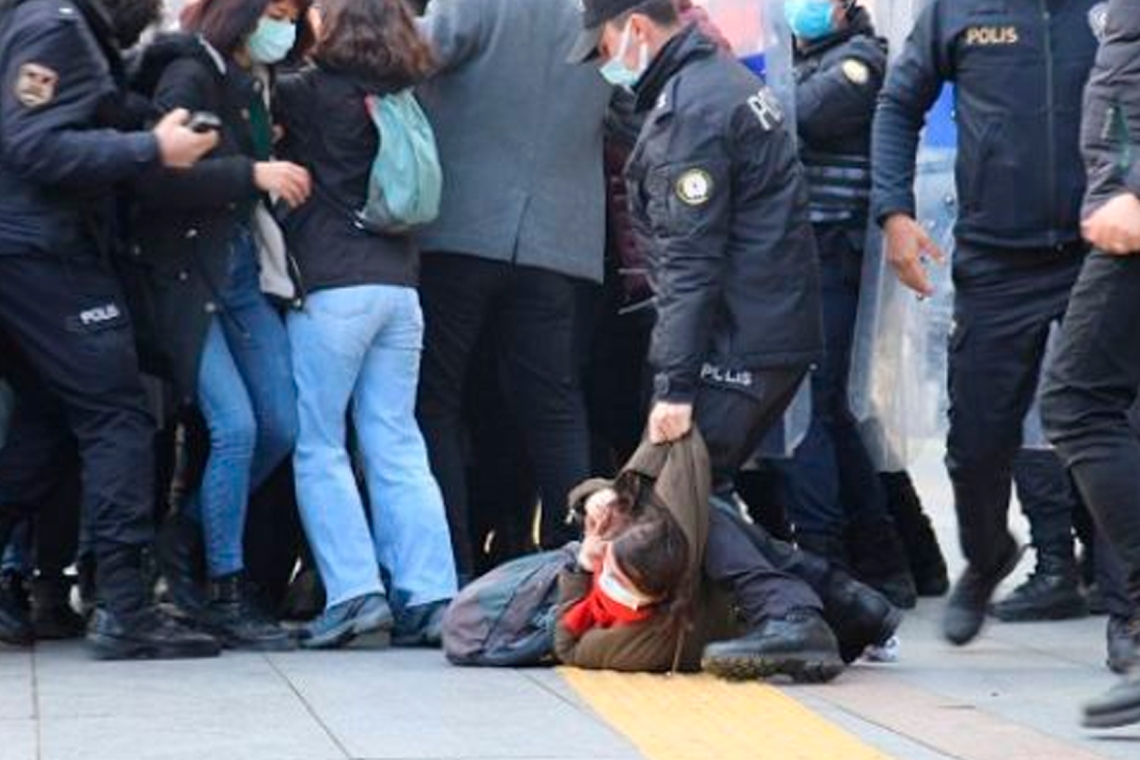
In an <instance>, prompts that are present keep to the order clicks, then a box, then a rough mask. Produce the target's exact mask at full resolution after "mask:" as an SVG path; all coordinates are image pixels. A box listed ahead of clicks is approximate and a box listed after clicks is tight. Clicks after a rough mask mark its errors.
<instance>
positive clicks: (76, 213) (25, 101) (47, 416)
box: [0, 0, 159, 612]
mask: <svg viewBox="0 0 1140 760" xmlns="http://www.w3.org/2000/svg"><path fill="white" fill-rule="evenodd" d="M120 86H121V64H120V61H119V58H118V54H117V52H116V46H115V42H114V37H113V34H112V29H111V26H110V23H109V21H108V20H107V19H106V18H105V16H104V15H103V11H102V10H101V8H100V7H99V6H98V5H97V4H95V3H93V2H91V0H23V1H22V2H21V1H20V0H17V2H16V3H15V7H14V8H10V9H9V10H7V11H6V15H5V17H4V19H3V23H2V26H0V328H2V329H4V330H5V331H7V332H8V333H9V334H10V335H11V336H12V337H13V338H14V341H15V343H16V344H17V345H18V347H19V351H20V354H21V357H20V360H21V361H26V362H27V364H28V365H30V367H31V368H32V369H33V370H34V371H35V375H36V377H37V378H38V380H39V382H40V383H42V387H40V388H36V389H29V388H26V387H25V388H23V389H21V388H17V391H18V392H19V393H20V406H19V410H20V412H19V414H18V415H17V417H16V418H15V419H14V420H13V427H12V429H11V430H10V431H9V440H8V444H9V445H8V446H7V447H5V449H4V451H3V454H2V455H0V488H2V489H3V493H4V499H3V502H4V504H3V508H4V511H3V512H2V513H0V521H2V524H0V527H2V528H4V530H0V533H6V532H7V528H6V526H7V525H8V524H10V523H11V522H12V520H13V519H14V518H15V517H16V516H17V513H18V512H20V511H21V510H23V509H27V508H28V507H30V506H31V505H34V504H35V503H36V502H37V501H39V500H41V499H42V498H43V497H44V496H45V495H46V493H47V492H49V491H50V490H51V488H52V487H53V486H54V484H55V482H56V480H57V476H58V473H57V472H56V466H57V460H58V456H57V455H58V453H59V452H60V451H65V450H66V447H67V444H68V443H69V441H70V440H71V439H70V438H69V436H71V435H73V436H74V439H75V440H77V441H78V445H79V449H80V453H81V458H82V462H83V465H82V466H83V507H84V519H85V527H86V529H87V530H88V531H89V535H90V537H91V540H92V542H93V545H94V551H95V553H96V555H97V561H98V567H99V593H100V597H101V602H102V604H103V605H104V606H105V607H106V608H108V609H110V610H113V611H118V612H132V611H134V610H136V609H138V608H139V607H140V606H141V605H142V604H143V603H144V602H145V601H146V596H145V588H144V587H143V585H142V583H141V574H140V573H139V551H138V549H139V547H141V546H143V545H144V544H146V543H147V542H148V541H149V540H150V538H151V533H152V525H151V519H152V510H151V505H152V490H151V489H152V485H151V483H152V478H153V473H152V460H153V452H152V436H153V433H154V423H153V420H152V418H151V416H150V414H149V412H148V411H147V409H146V406H145V403H144V394H143V389H142V387H141V384H140V380H139V374H138V363H137V359H136V355H135V347H134V339H133V336H132V330H131V325H130V321H129V318H128V315H127V310H126V306H125V305H124V303H123V299H122V295H121V293H120V290H119V286H118V284H117V282H116V278H115V276H114V274H113V272H112V271H111V270H110V268H109V267H108V263H107V260H106V256H105V253H106V249H107V247H108V246H109V245H110V229H111V227H110V223H109V222H110V219H111V218H112V214H113V198H112V190H111V188H112V186H113V185H114V184H115V183H117V182H120V181H123V180H128V179H131V178H133V177H135V176H137V175H139V174H140V173H141V172H142V171H144V170H146V169H148V168H149V167H152V166H154V165H156V163H157V162H158V161H159V148H158V143H157V140H156V139H155V137H154V136H153V135H151V134H149V133H143V132H135V133H122V132H119V131H115V129H114V128H115V127H120V126H123V124H122V122H123V121H124V119H126V115H125V113H124V111H123V108H122V107H121V100H120V95H121V87H120ZM4 360H5V361H6V362H10V361H13V360H15V358H14V357H12V356H11V355H8V356H5V357H4ZM33 391H35V392H33ZM3 544H6V537H5V536H3V535H0V545H3Z"/></svg>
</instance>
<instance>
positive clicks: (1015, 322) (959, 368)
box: [946, 242, 1084, 572]
mask: <svg viewBox="0 0 1140 760" xmlns="http://www.w3.org/2000/svg"><path fill="white" fill-rule="evenodd" d="M1083 257H1084V248H1083V247H1082V246H1080V245H1074V246H1070V247H1067V248H1061V249H1055V248H1052V249H1031V250H1010V249H999V248H990V247H980V246H976V245H972V244H967V243H961V242H960V243H959V246H958V250H957V251H956V252H955V257H954V287H955V289H956V294H955V302H954V329H953V332H952V334H951V336H950V356H949V389H950V432H949V435H948V437H947V442H946V450H947V453H946V467H947V470H948V471H949V474H950V481H951V483H952V485H953V487H954V501H955V508H956V510H957V513H958V530H959V538H960V541H961V544H962V553H963V554H964V555H965V557H966V559H967V561H968V562H969V563H970V565H971V566H973V567H974V568H977V569H978V570H980V571H981V572H989V571H991V570H993V569H994V568H996V567H997V566H998V565H999V564H1000V562H1001V561H1002V552H1003V551H1004V549H1005V547H1007V546H1008V545H1009V541H1010V540H1011V539H1010V538H1009V525H1008V512H1009V501H1010V492H1011V485H1012V472H1013V463H1014V459H1015V458H1016V457H1017V454H1018V451H1019V450H1020V449H1021V444H1022V429H1023V425H1024V421H1025V417H1026V414H1027V413H1028V412H1029V409H1030V407H1031V406H1032V404H1033V399H1034V397H1035V396H1036V392H1037V386H1038V381H1039V377H1040V372H1041V365H1042V360H1043V359H1044V356H1045V349H1046V345H1047V342H1048V339H1049V330H1050V325H1051V324H1052V323H1054V322H1056V321H1058V320H1060V319H1061V317H1062V316H1063V315H1064V313H1065V307H1066V305H1067V304H1068V300H1069V291H1070V289H1071V288H1072V286H1073V283H1074V282H1075V281H1076V277H1077V273H1078V272H1079V271H1080V266H1081V261H1082V259H1083ZM1056 466H1057V467H1058V468H1060V467H1061V465H1060V462H1059V461H1058V462H1057V465H1056Z"/></svg>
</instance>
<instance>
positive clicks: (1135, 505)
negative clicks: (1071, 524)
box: [1042, 252, 1140, 609]
mask: <svg viewBox="0 0 1140 760" xmlns="http://www.w3.org/2000/svg"><path fill="white" fill-rule="evenodd" d="M1138 389H1140V257H1137V256H1128V257H1116V256H1109V255H1106V254H1103V253H1100V252H1094V253H1092V254H1091V255H1090V256H1089V257H1088V259H1087V260H1086V261H1085V265H1084V268H1083V269H1082V270H1081V274H1080V279H1079V280H1078V281H1077V285H1076V287H1075V288H1074V289H1073V295H1072V299H1071V301H1070V304H1069V311H1068V314H1067V315H1066V317H1065V323H1064V326H1063V328H1062V332H1061V341H1060V346H1059V348H1058V351H1057V357H1056V359H1055V360H1054V362H1053V365H1052V367H1051V369H1050V371H1049V372H1048V374H1047V377H1046V382H1045V395H1044V399H1043V401H1042V415H1043V418H1044V422H1045V430H1046V433H1047V434H1048V436H1049V438H1050V440H1051V441H1053V443H1054V444H1055V445H1056V446H1057V451H1058V452H1059V453H1060V455H1061V457H1062V458H1063V459H1064V461H1065V463H1066V464H1067V465H1068V466H1069V468H1070V472H1071V473H1072V475H1073V479H1074V480H1075V481H1076V483H1077V488H1078V489H1079V491H1080V493H1081V496H1082V497H1083V498H1084V500H1085V503H1086V504H1088V507H1089V510H1090V511H1091V512H1092V514H1093V519H1094V520H1095V521H1096V524H1097V527H1098V528H1099V529H1100V531H1101V534H1102V535H1103V536H1104V538H1105V539H1106V540H1107V541H1108V542H1109V543H1110V544H1111V545H1112V547H1113V549H1114V550H1115V554H1116V556H1117V557H1118V558H1119V559H1120V561H1121V563H1122V564H1123V566H1124V572H1125V574H1126V575H1127V588H1128V595H1129V597H1130V599H1131V602H1132V605H1133V606H1132V609H1137V605H1140V438H1138V437H1137V434H1136V432H1135V430H1134V429H1133V427H1132V425H1131V423H1130V420H1129V413H1130V411H1131V410H1132V408H1133V406H1134V404H1135V403H1136V400H1137V395H1138Z"/></svg>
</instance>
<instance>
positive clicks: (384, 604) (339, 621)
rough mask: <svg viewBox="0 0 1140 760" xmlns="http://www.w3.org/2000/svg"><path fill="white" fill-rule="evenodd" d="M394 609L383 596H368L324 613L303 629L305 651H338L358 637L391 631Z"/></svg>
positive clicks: (349, 601) (357, 598) (344, 603)
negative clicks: (337, 649)
mask: <svg viewBox="0 0 1140 760" xmlns="http://www.w3.org/2000/svg"><path fill="white" fill-rule="evenodd" d="M392 623H393V621H392V609H391V608H390V607H389V606H388V601H387V600H386V599H385V598H384V597H383V595H381V594H365V595H364V596H358V597H356V598H355V599H349V600H348V601H347V602H341V603H340V604H337V605H335V606H333V607H330V608H328V609H327V610H325V611H324V612H323V613H322V614H321V615H320V617H318V618H317V619H316V620H314V621H312V622H311V623H309V624H308V625H307V626H305V627H304V628H303V629H302V630H301V646H302V647H303V648H305V649H336V648H338V647H343V646H346V645H347V644H348V643H349V642H351V641H352V640H353V639H355V638H356V637H357V636H365V635H368V634H373V633H378V632H384V631H391V630H392Z"/></svg>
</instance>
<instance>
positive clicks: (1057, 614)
mask: <svg viewBox="0 0 1140 760" xmlns="http://www.w3.org/2000/svg"><path fill="white" fill-rule="evenodd" d="M991 611H992V613H993V616H994V617H996V618H997V619H998V620H1001V621H1003V622H1006V623H1026V622H1032V621H1038V620H1068V619H1070V618H1081V617H1085V616H1087V615H1088V614H1089V605H1088V600H1087V599H1085V597H1084V595H1083V594H1082V593H1081V581H1080V570H1079V569H1078V567H1077V562H1076V559H1075V558H1074V557H1073V550H1072V545H1071V544H1070V546H1069V548H1068V551H1067V552H1066V551H1063V549H1062V548H1061V547H1053V548H1050V549H1044V550H1039V551H1038V554H1037V567H1036V569H1034V571H1033V573H1032V574H1030V576H1029V578H1028V580H1026V581H1025V583H1023V584H1021V585H1020V586H1018V587H1017V588H1016V589H1014V590H1013V591H1012V592H1010V594H1009V596H1007V597H1006V598H1005V599H1002V600H1001V601H1000V602H997V603H996V604H994V605H993V608H992V610H991Z"/></svg>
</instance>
